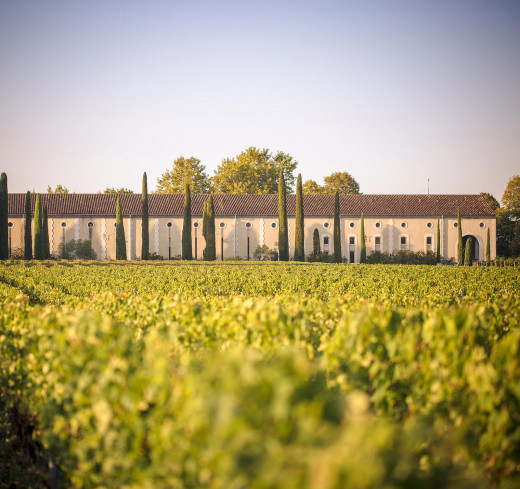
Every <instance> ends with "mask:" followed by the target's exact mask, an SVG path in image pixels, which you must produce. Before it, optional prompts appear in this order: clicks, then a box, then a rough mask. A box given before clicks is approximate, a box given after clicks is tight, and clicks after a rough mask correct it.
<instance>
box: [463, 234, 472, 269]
mask: <svg viewBox="0 0 520 489" xmlns="http://www.w3.org/2000/svg"><path fill="white" fill-rule="evenodd" d="M472 263H473V243H472V241H471V238H467V239H466V249H465V254H464V265H466V266H467V267H470V266H471V265H472Z"/></svg>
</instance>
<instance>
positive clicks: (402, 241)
mask: <svg viewBox="0 0 520 489" xmlns="http://www.w3.org/2000/svg"><path fill="white" fill-rule="evenodd" d="M401 244H402V245H405V244H406V236H401Z"/></svg>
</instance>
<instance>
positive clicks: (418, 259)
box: [367, 250, 453, 265]
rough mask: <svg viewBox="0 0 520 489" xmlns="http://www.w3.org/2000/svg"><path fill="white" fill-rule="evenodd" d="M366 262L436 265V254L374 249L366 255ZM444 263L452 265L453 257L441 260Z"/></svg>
mask: <svg viewBox="0 0 520 489" xmlns="http://www.w3.org/2000/svg"><path fill="white" fill-rule="evenodd" d="M367 263H370V264H383V265H436V264H437V263H438V262H437V254H436V253H434V252H432V251H430V252H428V253H425V252H424V251H410V250H394V251H392V252H389V251H385V252H384V253H382V252H381V251H374V252H372V253H371V254H370V255H369V256H368V257H367ZM441 263H443V264H445V265H453V259H452V258H450V259H449V260H442V259H441Z"/></svg>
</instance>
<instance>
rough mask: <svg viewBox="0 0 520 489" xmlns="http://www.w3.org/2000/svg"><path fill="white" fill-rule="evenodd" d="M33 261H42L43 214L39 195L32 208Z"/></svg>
mask: <svg viewBox="0 0 520 489" xmlns="http://www.w3.org/2000/svg"><path fill="white" fill-rule="evenodd" d="M34 259H35V260H43V212H42V199H41V197H40V194H38V195H37V196H36V206H35V207H34Z"/></svg>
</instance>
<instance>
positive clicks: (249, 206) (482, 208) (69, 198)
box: [9, 194, 495, 217]
mask: <svg viewBox="0 0 520 489" xmlns="http://www.w3.org/2000/svg"><path fill="white" fill-rule="evenodd" d="M40 195H41V198H42V204H43V205H46V206H47V209H48V213H49V216H67V215H76V216H77V215H84V216H114V215H115V212H116V200H117V197H118V195H116V194H40ZM119 197H120V199H121V207H122V209H123V214H124V215H125V216H128V215H134V216H138V215H140V214H141V195H140V194H120V195H119ZM207 198H208V195H206V194H194V195H192V197H191V205H192V214H193V215H194V216H201V215H202V207H203V205H204V202H205V201H206V199H207ZM35 200H36V197H35V195H32V196H31V206H32V211H33V212H34V204H35ZM213 203H214V206H215V215H216V216H219V217H225V216H235V215H236V216H252V217H254V216H258V217H261V216H265V217H270V216H274V217H276V216H278V195H276V194H275V195H246V194H215V195H214V196H213ZM295 205H296V196H295V195H294V194H293V195H288V196H287V214H288V215H289V216H294V215H295ZM303 205H304V213H305V215H306V216H332V215H333V214H334V195H304V197H303ZM148 207H149V214H150V216H177V217H180V216H182V215H183V207H184V196H183V195H182V194H150V195H149V197H148ZM457 207H460V212H461V214H462V215H463V216H467V217H487V216H489V217H494V216H495V214H494V212H493V210H492V209H491V207H490V206H489V205H488V203H487V202H486V200H485V199H484V198H483V197H481V196H480V195H341V196H340V213H341V215H342V216H345V217H349V216H352V217H358V216H360V215H361V213H362V212H363V213H364V215H365V216H367V217H370V216H380V217H392V216H417V217H421V216H429V217H432V216H433V217H437V216H456V215H457ZM24 209H25V194H9V215H11V216H16V215H23V214H24Z"/></svg>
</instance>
